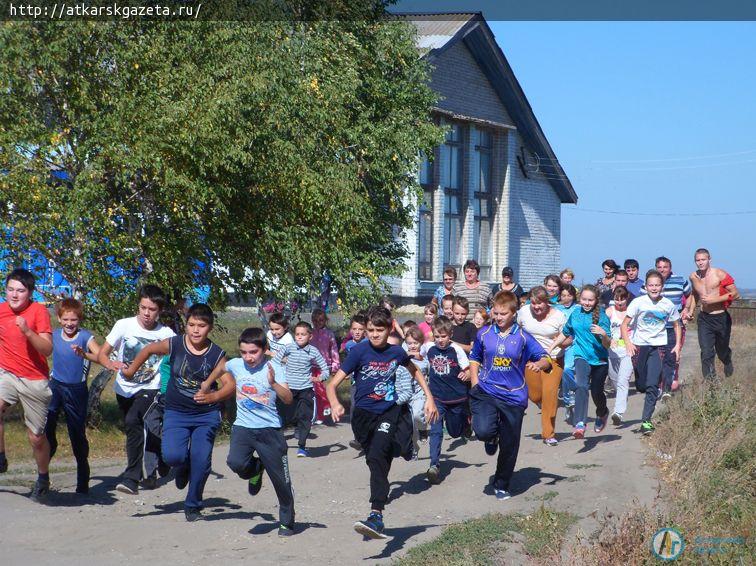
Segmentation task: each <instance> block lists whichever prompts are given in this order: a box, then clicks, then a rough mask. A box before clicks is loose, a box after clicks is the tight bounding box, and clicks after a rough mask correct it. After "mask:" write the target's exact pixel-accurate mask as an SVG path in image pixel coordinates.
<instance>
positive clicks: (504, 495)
mask: <svg viewBox="0 0 756 566" xmlns="http://www.w3.org/2000/svg"><path fill="white" fill-rule="evenodd" d="M494 495H495V496H496V499H498V500H499V501H504V500H505V499H510V498H511V497H512V494H511V493H509V492H508V491H507V490H506V489H494Z"/></svg>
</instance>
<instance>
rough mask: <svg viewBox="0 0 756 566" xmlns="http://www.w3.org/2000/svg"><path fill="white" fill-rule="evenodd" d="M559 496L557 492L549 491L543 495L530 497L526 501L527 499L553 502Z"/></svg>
mask: <svg viewBox="0 0 756 566" xmlns="http://www.w3.org/2000/svg"><path fill="white" fill-rule="evenodd" d="M557 495H559V493H558V492H556V491H547V492H546V493H544V494H542V495H529V496H528V497H526V498H525V499H527V500H528V501H551V500H552V499H554V498H555V497H556V496H557Z"/></svg>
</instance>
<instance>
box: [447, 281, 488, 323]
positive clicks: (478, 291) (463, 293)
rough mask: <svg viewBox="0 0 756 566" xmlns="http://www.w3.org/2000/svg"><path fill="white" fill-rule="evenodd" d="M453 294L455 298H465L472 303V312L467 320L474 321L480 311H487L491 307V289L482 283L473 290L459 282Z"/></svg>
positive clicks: (468, 314)
mask: <svg viewBox="0 0 756 566" xmlns="http://www.w3.org/2000/svg"><path fill="white" fill-rule="evenodd" d="M452 294H453V295H454V296H455V297H464V298H465V299H467V301H468V302H469V303H470V310H469V311H468V312H467V318H466V319H465V320H472V318H473V316H475V311H477V310H478V309H481V308H486V309H487V308H488V307H490V306H491V287H490V286H489V285H488V283H483V282H482V281H481V282H480V283H479V284H478V286H477V287H474V288H472V289H471V288H469V287H468V286H467V284H466V283H465V282H464V281H458V282H457V283H455V284H454V287H453V288H452Z"/></svg>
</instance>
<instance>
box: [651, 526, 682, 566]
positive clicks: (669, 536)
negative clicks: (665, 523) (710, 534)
mask: <svg viewBox="0 0 756 566" xmlns="http://www.w3.org/2000/svg"><path fill="white" fill-rule="evenodd" d="M684 548H685V541H684V540H683V537H682V535H681V534H680V532H679V531H677V530H675V529H659V530H658V531H656V532H655V533H654V536H653V537H651V554H653V555H654V556H656V557H657V558H659V559H660V560H665V561H667V562H670V561H672V560H677V559H678V558H679V557H680V555H681V554H682V551H683V549H684Z"/></svg>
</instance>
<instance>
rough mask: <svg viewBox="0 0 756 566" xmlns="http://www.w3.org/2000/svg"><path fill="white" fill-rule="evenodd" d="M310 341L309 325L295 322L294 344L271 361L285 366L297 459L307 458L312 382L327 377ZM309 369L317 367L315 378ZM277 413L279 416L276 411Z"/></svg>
mask: <svg viewBox="0 0 756 566" xmlns="http://www.w3.org/2000/svg"><path fill="white" fill-rule="evenodd" d="M310 339H312V326H310V323H309V322H298V323H297V325H296V326H295V327H294V343H293V344H287V345H286V347H285V348H283V349H282V350H280V351H279V352H278V353H277V354H276V357H275V361H277V362H279V363H280V364H282V365H284V366H285V367H286V382H287V383H288V384H289V389H291V392H292V395H293V396H294V400H293V403H292V404H291V407H292V411H293V419H294V422H295V423H296V427H297V438H298V441H299V449H298V450H297V458H304V457H306V456H307V448H306V444H307V437H308V436H309V434H310V428H311V427H312V418H313V415H314V414H315V394H314V391H313V389H312V384H313V381H314V380H322V381H325V380H326V379H328V377H329V375H330V373H329V369H328V364H326V361H325V358H323V355H322V354H321V353H320V352H319V351H318V349H317V348H316V347H315V346H312V345H311V344H310ZM313 366H317V367H318V368H320V375H319V376H318V377H313V376H312V369H313ZM279 414H281V413H280V411H279ZM289 414H291V413H289Z"/></svg>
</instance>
